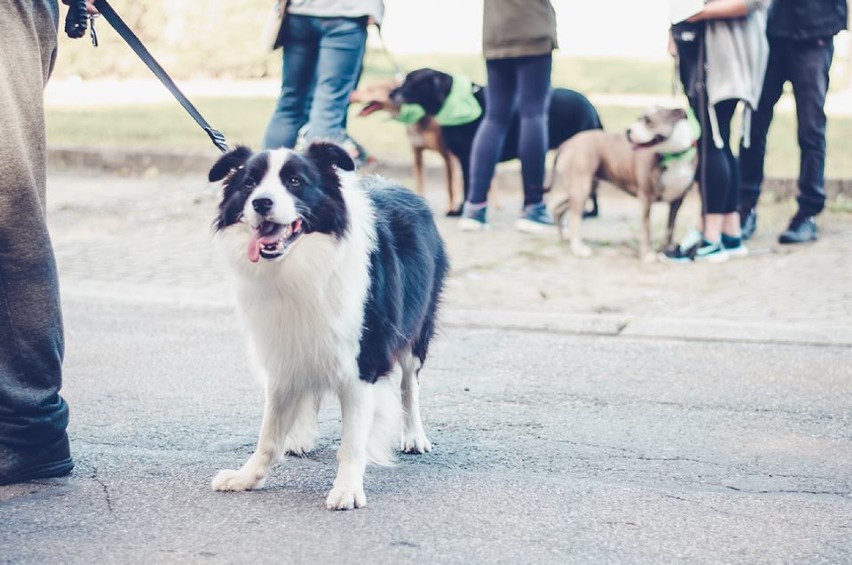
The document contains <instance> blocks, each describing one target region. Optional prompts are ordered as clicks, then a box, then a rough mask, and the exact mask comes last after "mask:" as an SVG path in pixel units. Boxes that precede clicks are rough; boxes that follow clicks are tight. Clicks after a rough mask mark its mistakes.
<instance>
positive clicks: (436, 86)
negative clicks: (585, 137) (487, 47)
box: [390, 68, 603, 216]
mask: <svg viewBox="0 0 852 565" xmlns="http://www.w3.org/2000/svg"><path fill="white" fill-rule="evenodd" d="M452 85H453V77H452V76H451V75H449V74H447V73H443V72H441V71H436V70H435V69H429V68H424V69H417V70H416V71H412V72H410V73H408V75H407V76H406V77H405V80H404V81H403V83H402V84H401V85H400V86H399V87H398V88H395V89H394V90H392V91H391V93H390V99H391V101H393V102H394V103H395V104H398V105H402V104H419V105H420V106H422V107H423V109H424V110H425V111H426V114H427V115H430V116H434V115H435V114H437V113H438V112H439V111H440V110H441V107H442V106H443V105H444V102H445V101H446V99H447V96H448V94H449V92H450V89H451V87H452ZM473 96H474V97H475V98H476V100H477V101H478V102H479V105H480V106H482V109H483V115H484V113H485V91H484V90H483V87H482V86H480V85H477V84H474V85H473ZM480 122H482V116H480V117H479V118H478V119H476V120H474V121H472V122H469V123H466V124H461V125H456V126H442V128H441V132H442V134H443V136H444V141H445V142H446V144H447V148H448V149H449V150H450V152H452V153H453V155H455V156H456V158H458V160H459V163H461V168H462V173H463V175H464V183H463V184H464V196H465V200H467V195H468V184H469V180H470V151H471V147H472V146H473V137H474V136H475V135H476V130H477V129H478V128H479V124H480ZM589 129H603V128H602V126H601V120H600V117H599V116H598V112H597V110H595V107H594V106H592V103H591V102H589V100H588V99H587V98H586V97H585V96H583V95H582V94H580V93H579V92H576V91H574V90H569V89H567V88H554V89H553V91H552V94H551V97H550V112H549V114H548V134H549V143H548V147H549V148H550V149H556V148H557V147H559V145H560V144H561V143H562V142H563V141H565V140H566V139H568V138H570V137H571V136H573V135H574V134H575V133H578V132H581V131H584V130H589ZM519 131H520V119H519V118H518V115H517V113H516V114H515V115H514V116H513V117H512V121H511V123H510V125H509V131H508V133H507V134H506V140H505V142H504V143H503V152H502V154H501V155H500V161H501V162H502V161H509V160H511V159H517V158H518V138H519ZM592 198H593V211H592V212H591V213H589V214H587V215H588V216H596V215H597V201H596V199H595V198H594V196H593V197H592ZM460 214H461V208H459V209H458V210H455V211H452V212H450V213H449V214H448V215H450V216H458V215H460Z"/></svg>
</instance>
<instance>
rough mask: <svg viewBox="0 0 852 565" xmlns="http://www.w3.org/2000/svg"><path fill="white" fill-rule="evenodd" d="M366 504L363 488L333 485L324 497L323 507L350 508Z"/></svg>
mask: <svg viewBox="0 0 852 565" xmlns="http://www.w3.org/2000/svg"><path fill="white" fill-rule="evenodd" d="M366 505H367V495H366V494H364V489H363V488H341V487H334V488H333V489H331V492H329V493H328V497H327V498H326V499H325V507H326V508H328V509H329V510H352V509H353V508H363V507H364V506H366Z"/></svg>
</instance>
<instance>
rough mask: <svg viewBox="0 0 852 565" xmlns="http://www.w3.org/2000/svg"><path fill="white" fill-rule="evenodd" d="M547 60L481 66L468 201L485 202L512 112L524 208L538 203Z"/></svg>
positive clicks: (544, 57)
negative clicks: (481, 113)
mask: <svg viewBox="0 0 852 565" xmlns="http://www.w3.org/2000/svg"><path fill="white" fill-rule="evenodd" d="M551 65H552V58H551V55H550V54H549V53H548V54H547V55H539V56H535V57H519V58H510V59H492V60H488V61H486V68H487V71H488V86H487V87H486V89H485V100H486V103H485V117H484V118H483V120H482V123H480V124H479V129H478V130H477V131H476V137H474V139H473V147H472V148H471V156H470V158H471V165H470V192H469V194H468V198H467V199H468V202H470V203H471V204H479V203H482V202H485V201H486V199H487V198H488V188H489V187H490V185H491V178H492V177H493V176H494V169H495V167H496V166H497V161H498V160H499V159H500V154H501V153H502V151H503V142H504V141H505V139H506V132H507V131H508V130H509V122H510V120H511V119H512V115H513V113H514V112H515V111H516V110H517V112H518V114H519V118H520V132H519V139H518V157H519V158H520V160H521V177H522V179H523V184H524V206H527V205H530V204H538V203H540V202H542V200H543V199H544V190H543V186H544V159H545V155H546V153H547V146H548V133H547V125H548V124H547V120H548V118H547V110H548V106H549V104H550V71H551Z"/></svg>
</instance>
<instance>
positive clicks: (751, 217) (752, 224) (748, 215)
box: [740, 207, 757, 241]
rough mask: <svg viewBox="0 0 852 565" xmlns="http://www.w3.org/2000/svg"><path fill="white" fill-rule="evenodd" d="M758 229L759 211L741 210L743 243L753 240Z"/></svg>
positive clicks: (751, 209) (752, 209)
mask: <svg viewBox="0 0 852 565" xmlns="http://www.w3.org/2000/svg"><path fill="white" fill-rule="evenodd" d="M756 229H757V211H756V210H755V209H754V208H753V207H752V208H748V209H743V210H740V231H741V232H742V234H741V235H740V237H741V238H742V239H743V241H746V240H748V239H751V236H753V235H754V232H755V230H756Z"/></svg>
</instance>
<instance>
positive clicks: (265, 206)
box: [251, 198, 272, 214]
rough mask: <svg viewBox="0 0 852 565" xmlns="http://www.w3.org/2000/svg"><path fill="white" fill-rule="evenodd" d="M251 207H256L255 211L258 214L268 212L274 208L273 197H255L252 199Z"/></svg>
mask: <svg viewBox="0 0 852 565" xmlns="http://www.w3.org/2000/svg"><path fill="white" fill-rule="evenodd" d="M251 207H252V208H254V211H255V212H257V213H258V214H266V213H267V212H269V211H270V210H272V199H271V198H255V199H254V200H252V201H251Z"/></svg>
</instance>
